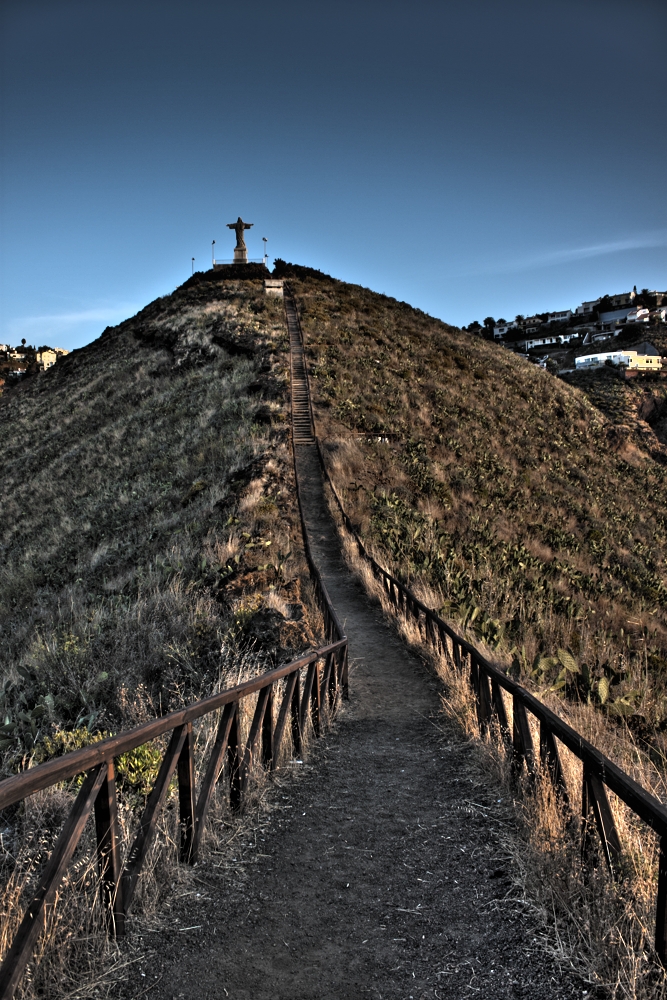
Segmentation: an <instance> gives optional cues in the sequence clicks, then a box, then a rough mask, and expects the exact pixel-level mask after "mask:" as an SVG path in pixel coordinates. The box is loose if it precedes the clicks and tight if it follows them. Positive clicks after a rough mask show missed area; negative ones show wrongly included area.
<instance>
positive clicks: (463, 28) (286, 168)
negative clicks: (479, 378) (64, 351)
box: [0, 0, 667, 348]
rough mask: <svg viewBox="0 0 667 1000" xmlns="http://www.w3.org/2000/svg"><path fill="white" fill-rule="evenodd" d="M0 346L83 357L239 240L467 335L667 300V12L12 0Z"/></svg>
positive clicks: (638, 3) (4, 118)
mask: <svg viewBox="0 0 667 1000" xmlns="http://www.w3.org/2000/svg"><path fill="white" fill-rule="evenodd" d="M0 38H1V41H0V45H1V49H0V56H1V62H2V69H1V73H2V78H1V80H0V84H1V89H2V104H1V107H0V114H1V119H0V129H1V133H0V139H1V142H0V157H1V159H0V167H1V175H0V177H1V180H0V183H1V188H0V199H1V200H0V211H1V220H0V221H1V226H0V295H1V306H0V341H9V342H11V343H16V342H18V341H19V340H20V339H21V337H25V338H26V339H27V340H28V342H29V343H35V344H36V345H37V346H39V345H40V344H43V343H48V344H52V345H54V346H62V347H67V348H71V347H76V346H80V345H82V344H84V343H87V342H88V341H90V340H92V339H93V338H95V337H96V336H98V335H99V333H100V332H101V331H102V329H104V327H105V326H106V325H107V324H113V323H116V322H118V321H120V320H121V319H123V318H125V317H126V316H129V315H132V314H133V313H134V312H136V311H137V310H138V309H140V308H141V307H143V306H144V305H145V304H146V303H147V302H149V301H150V300H152V299H153V298H155V297H156V296H157V295H162V294H165V293H167V292H169V291H171V290H172V289H173V288H174V287H176V286H177V285H178V284H180V283H181V282H182V281H183V280H185V278H187V277H188V275H189V274H190V269H191V257H193V256H194V257H195V258H196V267H197V268H201V269H204V268H206V267H209V266H210V255H211V240H213V239H215V240H216V241H217V242H216V251H217V254H218V256H219V257H228V256H231V252H232V248H233V242H234V239H233V234H232V233H231V232H230V231H229V230H227V229H226V228H225V223H227V222H231V221H233V220H234V219H236V217H237V216H238V215H239V214H241V215H242V216H243V218H244V219H247V220H248V221H250V222H253V223H254V228H253V229H252V230H250V232H249V233H247V234H246V239H247V242H248V247H249V251H250V255H251V256H253V257H255V256H256V257H259V256H261V254H262V237H263V236H265V237H267V239H268V250H269V254H270V256H271V258H273V257H276V256H280V257H282V258H284V259H286V260H292V261H296V262H298V263H302V264H307V265H309V266H312V267H318V268H321V269H322V270H324V271H326V272H328V273H330V274H333V275H335V276H336V277H339V278H342V279H344V280H347V281H353V282H358V283H360V284H363V285H367V286H369V287H371V288H373V289H376V290H377V291H381V292H386V293H387V294H390V295H393V296H395V297H396V298H399V299H403V300H406V301H408V302H410V303H412V304H413V305H416V306H419V307H420V308H422V309H424V310H426V311H428V312H429V313H431V314H432V315H435V316H439V317H442V318H443V319H445V320H447V321H449V322H452V323H456V324H467V323H469V322H470V321H471V320H473V319H479V320H482V319H483V318H484V317H485V316H488V315H492V316H495V317H496V318H498V317H499V316H503V317H505V318H512V317H514V316H515V315H516V314H517V313H519V312H520V313H523V314H529V313H531V312H533V311H536V310H539V311H543V310H547V309H561V308H566V307H569V306H574V305H577V304H578V303H579V302H580V301H582V300H583V299H589V298H594V297H596V296H597V295H599V294H602V293H604V292H609V293H613V292H617V291H626V290H628V289H629V288H631V287H632V285H634V284H636V285H637V286H638V287H639V288H642V287H649V288H659V289H661V290H663V289H667V194H666V187H665V168H666V166H667V113H666V112H667V60H666V59H665V56H664V53H665V43H666V42H667V4H665V3H664V2H662V0H661V2H651V0H628V2H620V0H576V2H568V0H557V2H553V0H461V2H459V0H452V2H449V0H440V2H431V0H409V2H407V0H406V2H403V0H400V2H394V0H383V2H375V0H355V2H354V3H346V2H340V0H337V2H336V3H331V2H328V0H322V2H312V0H311V2H308V3H301V2H290V0H286V2H283V3H281V4H274V3H265V2H264V0H254V2H253V3H252V4H244V5H241V4H239V3H238V2H234V3H231V2H224V0H222V2H221V0H218V2H215V3H212V2H208V0H206V2H205V0H187V2H185V0H184V2H169V0H160V2H158V0H155V2H142V0H132V2H130V3H124V2H123V0H113V2H111V0H102V2H96V0H84V2H79V0H74V2H68V0H58V2H57V3H53V0H46V2H41V0H39V2H36V0H4V2H3V3H2V5H1V6H0Z"/></svg>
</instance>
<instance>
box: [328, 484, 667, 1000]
mask: <svg viewBox="0 0 667 1000" xmlns="http://www.w3.org/2000/svg"><path fill="white" fill-rule="evenodd" d="M330 508H331V511H332V514H333V516H334V517H335V518H336V520H337V523H338V526H339V533H340V537H341V543H342V546H343V549H344V551H345V555H346V559H347V561H348V563H349V564H350V566H351V567H352V568H353V571H354V572H355V574H356V575H357V576H358V577H359V579H360V580H361V581H362V583H363V584H364V587H365V589H366V590H367V592H368V593H369V594H370V595H371V596H372V597H373V598H374V599H375V600H376V601H377V602H378V603H379V604H380V605H381V607H382V609H383V611H384V612H385V615H386V616H387V618H388V619H390V620H391V622H392V623H393V624H394V625H395V627H396V628H397V630H398V632H399V634H400V635H401V637H402V638H403V640H404V641H405V642H406V643H407V644H408V645H409V646H410V647H411V648H413V649H414V650H415V651H416V652H418V653H419V654H420V655H421V656H422V657H423V658H424V659H425V660H426V661H427V663H429V664H430V666H431V669H432V670H433V671H434V672H435V673H436V674H437V675H438V677H439V678H440V680H441V681H442V683H443V695H442V711H443V714H444V715H445V716H447V717H448V718H449V719H451V720H453V721H454V722H455V724H456V726H457V727H458V729H459V731H460V733H461V735H462V736H463V737H464V738H466V739H468V740H471V741H473V742H474V744H475V746H476V750H477V765H478V767H479V769H480V773H484V774H489V773H492V774H493V775H494V778H495V780H496V781H499V782H500V783H501V784H502V785H504V787H505V789H506V793H507V797H508V799H510V800H511V801H512V802H513V804H514V810H515V814H516V816H517V819H518V824H517V827H516V830H515V831H514V832H513V833H508V834H507V835H506V839H505V842H504V849H505V851H506V853H507V856H508V860H511V869H512V870H513V872H514V873H515V876H514V882H513V885H512V889H511V892H512V896H513V899H514V900H515V902H517V903H519V904H520V905H521V906H523V907H525V908H527V909H528V910H529V911H530V912H531V913H532V914H533V916H534V918H535V920H536V923H537V925H538V926H539V927H541V943H542V945H543V947H544V948H545V950H546V951H548V952H549V954H550V955H552V956H553V957H554V958H555V959H556V961H557V962H558V963H559V964H560V966H561V968H562V969H563V971H566V970H567V971H570V972H574V973H575V974H576V975H577V976H579V977H581V978H582V979H583V981H584V982H586V983H588V984H589V985H590V987H591V989H592V991H593V992H592V993H591V995H595V996H601V997H602V996H604V997H608V998H610V1000H612V998H613V1000H621V998H622V1000H664V998H665V997H667V974H666V973H665V970H664V969H663V968H662V966H661V964H660V962H659V960H658V958H657V956H656V954H655V951H654V948H653V938H654V933H655V903H656V890H657V871H658V854H659V844H658V842H657V838H656V836H655V835H654V834H653V833H652V831H651V830H650V829H649V828H648V827H647V826H646V825H645V824H643V823H642V822H641V821H640V820H639V819H638V818H637V817H636V816H635V814H634V813H632V811H631V810H630V809H628V808H627V807H626V806H625V805H624V804H623V803H622V802H621V801H620V800H619V799H618V798H617V797H616V796H615V795H614V794H613V793H612V792H609V793H608V795H609V801H610V806H611V809H612V813H613V815H614V820H615V822H616V826H617V829H618V832H619V837H620V840H621V844H622V850H623V855H622V860H621V866H620V880H619V881H618V882H614V881H612V879H611V878H610V876H609V874H608V872H607V870H606V867H605V865H604V861H603V858H602V854H601V851H598V850H597V845H596V838H597V834H596V833H595V832H593V844H594V850H593V854H592V855H591V856H590V857H589V858H588V860H587V863H586V865H585V866H584V864H583V863H582V855H581V821H580V819H579V817H580V815H581V786H582V766H581V763H580V761H579V760H578V759H577V758H576V757H575V756H574V754H572V753H571V752H570V751H568V750H567V748H566V747H564V746H562V745H560V746H559V753H560V759H561V765H562V770H563V776H564V779H565V782H566V785H567V789H568V796H569V800H570V802H569V808H564V807H563V805H562V803H561V801H560V800H559V799H558V798H557V796H556V795H555V794H554V790H553V786H552V784H551V781H550V780H549V778H548V776H547V775H546V774H545V773H544V772H543V771H541V770H538V773H537V776H536V779H535V780H534V781H529V780H527V776H526V775H525V774H524V776H523V778H521V779H520V781H519V782H517V779H516V776H515V775H513V774H512V769H511V761H510V760H509V759H508V757H507V754H506V751H505V748H504V745H503V742H502V738H501V734H500V732H499V730H498V729H497V727H496V726H494V727H492V729H491V731H490V732H489V733H487V734H486V735H483V736H482V735H480V731H479V726H478V722H477V710H476V704H475V697H474V694H473V691H472V688H471V686H470V682H469V675H468V671H467V669H465V668H464V669H463V670H459V669H458V668H457V667H456V665H455V663H454V660H453V657H452V655H451V649H439V650H434V649H433V647H432V646H431V645H430V644H429V643H427V642H426V638H425V633H424V630H423V627H422V628H419V627H417V626H416V624H415V622H414V620H413V619H411V618H406V617H405V616H403V615H401V614H398V613H397V612H396V609H395V608H394V607H393V605H392V604H391V603H390V601H389V599H388V597H387V593H386V591H385V590H384V589H383V588H382V587H381V585H380V584H379V582H378V580H377V578H376V577H375V576H374V574H373V572H372V570H371V568H370V566H369V564H368V563H367V562H366V561H365V560H364V559H363V558H362V557H361V556H360V555H359V550H358V547H357V545H356V542H355V541H354V539H353V538H352V536H351V535H350V534H349V533H348V532H347V531H346V530H345V529H344V527H343V525H342V522H341V520H340V518H339V516H338V508H337V506H336V504H335V501H334V500H333V497H332V498H331V501H330ZM376 555H377V553H376ZM414 592H415V594H416V596H418V597H419V598H420V600H421V601H422V602H423V603H424V604H426V605H427V606H431V607H436V606H437V605H438V599H439V597H440V596H441V595H439V594H438V593H437V592H434V591H433V590H432V589H431V588H429V586H428V585H425V584H423V582H420V583H418V584H417V585H415V587H414ZM450 624H451V625H453V626H454V627H456V623H455V622H453V621H451V620H450ZM466 637H467V638H468V640H469V641H476V643H477V645H478V647H480V648H481V650H482V651H483V652H484V653H485V655H486V656H487V658H489V659H490V660H491V661H492V662H495V663H496V664H497V665H498V666H500V667H501V668H506V667H507V662H504V663H503V661H502V659H499V658H498V656H497V654H494V653H493V651H491V650H489V649H488V648H485V647H484V645H483V643H480V642H479V640H476V638H475V636H474V634H472V633H470V632H469V633H468V634H467V636H466ZM543 700H544V702H545V703H546V704H548V706H549V707H550V708H551V709H552V710H553V711H555V712H556V713H557V714H559V715H560V716H561V717H562V718H564V719H565V721H566V722H568V724H569V725H571V726H572V727H573V728H575V729H576V730H577V731H578V732H580V733H581V734H582V735H583V736H584V737H585V738H586V739H588V740H590V741H591V742H592V743H594V744H595V745H596V746H597V747H598V748H599V749H600V750H601V751H602V752H603V753H605V754H606V755H607V756H609V757H610V758H611V759H613V760H615V761H616V762H617V763H618V764H619V765H620V766H621V767H623V769H624V770H625V771H626V772H627V773H628V774H631V775H632V776H633V778H634V779H635V780H636V781H638V782H639V783H640V784H642V785H643V786H644V787H645V788H646V789H648V790H649V791H651V792H652V793H653V794H654V795H657V796H658V797H662V798H663V800H664V798H665V794H666V792H667V789H666V787H665V781H666V779H665V769H664V766H663V762H662V761H660V760H659V759H658V760H656V759H655V758H654V757H651V756H650V755H649V754H648V753H647V752H646V751H645V750H643V749H642V748H641V747H640V746H639V745H638V744H637V741H636V740H635V739H634V737H633V734H632V733H631V731H630V730H628V729H627V728H626V729H625V730H622V729H617V728H610V727H609V725H608V724H607V721H606V720H605V718H604V716H602V715H601V713H600V712H599V711H597V710H596V709H595V708H594V707H593V706H591V705H586V704H581V703H578V704H569V703H568V702H564V701H562V700H561V699H560V698H557V697H556V696H555V695H553V694H552V695H546V696H544V697H543ZM504 702H505V710H506V713H507V717H508V721H509V724H510V726H511V725H512V701H511V699H510V698H508V697H507V696H506V695H504ZM529 723H530V725H531V730H532V736H533V744H534V746H536V747H537V746H539V729H538V725H537V723H536V721H535V720H534V719H533V717H532V716H530V715H529Z"/></svg>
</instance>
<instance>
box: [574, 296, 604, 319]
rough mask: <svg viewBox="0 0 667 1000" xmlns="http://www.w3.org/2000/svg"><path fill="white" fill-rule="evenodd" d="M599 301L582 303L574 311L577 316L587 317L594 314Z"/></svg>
mask: <svg viewBox="0 0 667 1000" xmlns="http://www.w3.org/2000/svg"><path fill="white" fill-rule="evenodd" d="M599 301H600V300H599V299H593V300H592V301H591V302H582V303H581V305H580V306H577V308H576V309H575V312H576V314H577V316H588V315H590V313H592V312H595V307H596V305H597V304H598V302H599Z"/></svg>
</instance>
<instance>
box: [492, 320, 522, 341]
mask: <svg viewBox="0 0 667 1000" xmlns="http://www.w3.org/2000/svg"><path fill="white" fill-rule="evenodd" d="M518 325H519V324H518V323H516V322H514V323H501V324H500V325H499V326H494V328H493V339H494V340H500V338H501V337H504V336H505V334H506V333H507V331H508V330H516V328H517V326H518Z"/></svg>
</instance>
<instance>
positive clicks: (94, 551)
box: [0, 262, 667, 755]
mask: <svg viewBox="0 0 667 1000" xmlns="http://www.w3.org/2000/svg"><path fill="white" fill-rule="evenodd" d="M261 271H262V273H261V274H260V273H259V272H258V273H256V274H255V273H254V271H253V272H252V273H251V271H250V270H249V271H248V272H247V274H248V278H247V280H240V279H239V278H238V277H237V276H236V275H231V276H227V277H226V278H224V279H223V277H222V276H221V274H220V273H219V272H209V273H207V274H205V275H195V276H194V278H192V279H189V280H188V281H187V282H186V283H185V284H184V285H183V286H182V287H181V288H180V289H177V290H176V292H174V294H173V295H170V296H165V297H164V298H161V299H158V300H156V302H154V303H151V305H149V306H148V307H146V309H144V310H143V311H142V312H140V313H138V314H137V316H135V317H133V318H132V319H130V320H128V321H127V322H126V323H123V324H121V325H120V326H118V327H115V328H113V329H108V330H106V331H105V332H104V334H103V335H102V336H101V337H100V338H99V340H98V341H96V342H94V343H93V344H91V345H89V346H88V347H86V348H84V349H83V350H81V351H77V352H74V353H73V354H72V355H70V356H69V357H66V358H62V359H61V360H60V361H58V363H57V364H56V365H55V366H54V367H53V368H52V369H50V370H49V371H47V372H44V373H42V374H40V375H38V376H36V377H34V378H32V379H30V380H27V381H26V382H25V383H23V384H21V385H19V386H17V387H16V388H14V389H12V390H11V391H10V392H6V393H5V396H4V398H3V400H2V404H1V405H0V423H2V425H3V430H4V440H5V441H6V442H7V444H6V447H5V451H4V456H3V461H2V466H1V468H0V488H1V489H2V495H3V515H4V516H3V523H2V540H1V543H0V544H1V548H0V552H1V554H2V559H3V570H2V578H1V584H0V616H1V619H2V643H3V660H4V667H3V678H4V680H3V684H4V695H3V697H4V707H5V712H6V714H7V718H8V722H7V724H6V726H5V731H4V734H3V741H4V742H3V746H4V748H5V750H7V751H9V753H10V755H13V754H16V753H18V754H21V753H24V752H25V751H26V749H27V750H30V748H31V746H32V744H33V743H35V742H36V741H37V742H39V739H40V738H41V737H42V736H43V733H44V731H45V727H46V728H47V729H48V727H49V726H51V727H53V725H56V726H66V727H70V728H71V727H74V728H77V727H78V728H80V727H82V726H83V727H87V728H89V729H92V730H94V729H96V728H112V727H118V726H121V725H127V724H130V722H132V721H134V720H135V718H136V717H137V713H139V714H140V713H141V712H144V713H146V712H151V711H158V710H164V709H165V708H166V707H168V706H170V705H173V704H174V703H175V702H177V701H179V700H182V699H183V698H187V697H190V696H193V695H194V694H195V692H198V691H199V690H200V689H201V686H202V684H204V683H205V682H204V678H206V679H207V680H206V683H209V682H210V678H211V677H212V676H214V675H216V671H218V670H219V669H220V664H221V652H220V651H221V650H223V649H224V650H227V651H229V649H231V645H230V644H232V639H233V638H234V637H236V638H235V639H234V642H237V645H238V642H241V645H243V642H245V641H246V640H244V639H243V636H244V635H246V634H248V635H251V636H252V637H253V642H252V643H251V645H253V646H254V648H255V649H258V650H266V649H268V650H269V654H270V655H273V656H274V657H275V655H278V654H277V653H276V651H277V650H280V651H282V652H286V651H288V650H295V649H297V648H301V647H302V646H303V644H304V643H307V641H310V638H312V633H311V632H309V628H310V624H309V622H310V618H309V615H310V616H311V617H312V614H311V612H308V614H306V615H305V617H304V605H303V603H302V601H301V596H300V593H301V589H302V582H301V576H300V568H299V567H300V566H301V563H300V562H299V560H300V559H301V556H300V550H299V545H300V543H299V539H298V534H299V533H298V531H297V530H296V527H295V526H296V523H297V521H296V513H295V509H294V492H293V474H292V471H291V463H290V460H289V452H288V441H289V437H288V434H289V432H288V407H287V399H288V352H287V340H286V336H285V329H284V320H283V312H282V303H281V302H280V300H277V299H273V298H270V297H267V296H265V295H264V293H263V290H262V284H261V278H262V276H263V275H264V274H265V271H264V269H263V268H262V269H261ZM275 273H276V275H277V276H283V277H285V278H286V279H287V280H288V282H289V284H290V286H291V288H292V290H293V292H294V294H295V296H296V300H297V303H298V306H299V309H300V312H301V316H302V321H303V327H304V331H305V337H306V347H307V354H308V358H309V365H310V373H311V377H312V386H313V392H314V405H315V412H316V420H317V427H318V433H319V435H320V437H321V439H322V441H323V443H324V446H325V453H326V455H327V456H328V462H329V465H330V468H331V471H332V474H333V476H334V479H335V481H336V483H337V485H338V487H339V488H340V490H341V493H342V495H343V497H344V500H345V503H346V505H347V507H348V509H349V511H350V513H351V514H352V515H353V517H354V519H355V521H356V523H357V525H358V527H359V529H360V531H361V533H362V535H363V536H364V538H365V539H366V540H367V541H368V542H369V543H370V544H371V545H372V546H374V547H375V549H376V551H377V553H378V555H379V557H380V558H381V560H382V561H383V562H385V563H386V564H388V565H389V566H391V567H392V568H393V569H394V570H395V572H396V573H397V574H398V575H400V576H403V577H405V578H407V579H409V580H411V581H413V583H415V585H417V586H418V587H422V588H426V590H428V588H430V589H431V591H432V597H433V600H434V601H436V603H438V606H439V608H440V610H441V611H442V612H443V613H444V614H447V615H448V616H449V617H450V618H451V619H452V620H453V621H454V622H456V623H458V624H459V625H463V626H466V627H468V628H469V629H470V630H471V631H472V632H473V633H474V634H475V635H476V636H477V638H479V639H481V640H483V641H484V642H485V643H486V644H487V645H488V646H490V647H491V648H492V649H494V650H495V651H497V652H498V654H499V655H502V656H504V657H505V658H506V662H507V663H508V665H509V666H510V668H511V669H512V670H513V671H514V673H515V674H516V675H517V676H522V677H523V678H524V679H525V680H527V681H528V682H530V683H532V684H534V685H537V686H538V687H540V688H542V689H547V688H549V687H552V686H555V687H556V688H557V689H558V690H561V691H566V692H567V693H569V694H571V695H573V696H575V697H577V698H579V697H584V698H586V699H588V700H592V701H593V702H595V703H598V704H602V703H603V702H604V704H605V708H606V710H610V711H611V712H612V714H615V715H616V716H624V717H627V718H628V719H629V720H630V721H631V723H637V724H638V725H640V726H641V727H644V728H646V726H648V727H649V728H655V727H656V726H661V725H662V722H663V720H664V718H665V717H666V716H667V707H666V706H667V700H666V697H667V696H665V695H664V694H663V692H664V685H665V677H666V672H667V620H666V617H665V596H666V594H667V590H666V583H667V581H666V577H665V557H666V556H667V525H666V522H665V516H664V512H663V498H664V488H665V476H666V475H667V465H666V463H667V448H666V447H665V445H664V443H663V441H664V439H665V434H664V426H663V425H664V407H665V403H664V398H663V397H664V392H663V390H662V387H653V386H650V385H648V383H646V384H645V383H644V382H643V381H638V382H635V383H633V384H632V385H631V386H628V385H625V384H624V383H621V381H620V380H619V379H618V378H617V377H616V376H615V374H614V373H613V372H608V373H597V374H596V375H595V376H591V375H586V374H582V375H580V374H577V375H573V376H572V378H571V384H566V383H565V382H564V381H563V380H560V379H557V378H554V377H553V376H552V375H550V374H549V373H547V372H545V371H542V370H540V369H539V368H537V367H536V366H534V365H532V364H530V363H529V362H527V361H526V360H525V359H523V358H521V357H519V356H516V355H514V354H512V353H510V352H508V351H507V350H505V349H502V348H501V347H499V346H498V345H497V344H494V343H492V342H488V341H486V340H484V339H482V338H481V337H479V336H475V335H473V334H471V333H470V332H464V331H461V330H458V329H456V328H454V327H451V326H448V325H447V324H445V323H442V322H441V321H439V320H435V319H433V318H432V317H430V316H427V315H426V314H425V313H423V312H420V311H419V310H417V309H413V308H412V307H410V306H409V305H407V304H406V303H403V302H397V301H396V300H394V299H392V298H389V297H387V296H383V295H379V294H376V293H374V292H371V291H369V290H368V289H364V288H361V287H359V286H355V285H350V284H346V283H344V282H340V281H337V280H335V279H333V278H330V277H328V276H326V275H323V274H321V273H320V272H318V271H315V270H313V269H310V268H303V267H297V266H293V265H286V264H284V263H282V262H277V265H276V272H275ZM649 421H651V423H649ZM305 589H306V592H307V590H308V588H307V586H306V588H305ZM425 592H426V591H425ZM307 603H308V602H307V600H306V604H307ZM315 617H316V616H315ZM314 620H315V619H314V618H313V621H314ZM253 621H254V624H253ZM139 623H141V626H140V624H139ZM290 635H291V638H290V637H289V636H290ZM267 637H268V638H267ZM271 650H273V652H272V653H271ZM559 650H561V651H563V650H564V651H566V652H567V653H568V655H569V657H570V659H569V660H567V662H568V663H569V664H570V669H566V668H564V666H563V662H565V661H563V657H562V656H561V657H560V659H559V658H558V657H559V653H558V651H559ZM269 654H267V655H269ZM225 655H227V654H225ZM262 655H263V654H262ZM573 663H574V666H573ZM203 664H204V665H205V666H202V665H203ZM575 666H576V669H577V670H578V671H579V672H578V673H577V672H575ZM647 666H648V671H647V669H646V667H647ZM56 677H57V678H58V683H57V684H56V683H55V678H56ZM647 677H648V678H649V680H650V683H649V682H648V681H647ZM131 689H132V690H133V691H134V690H135V689H136V691H137V692H138V694H137V695H136V697H135V696H134V695H133V696H132V697H131V698H130V697H129V695H128V691H129V690H131ZM47 723H48V725H47Z"/></svg>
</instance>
